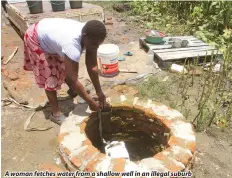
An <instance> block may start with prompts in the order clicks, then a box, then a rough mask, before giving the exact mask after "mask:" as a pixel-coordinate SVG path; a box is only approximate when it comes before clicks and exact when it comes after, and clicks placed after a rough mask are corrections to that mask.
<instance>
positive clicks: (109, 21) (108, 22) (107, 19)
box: [105, 17, 114, 25]
mask: <svg viewBox="0 0 232 178" xmlns="http://www.w3.org/2000/svg"><path fill="white" fill-rule="evenodd" d="M113 24H114V23H113V19H112V17H107V18H106V20H105V25H113Z"/></svg>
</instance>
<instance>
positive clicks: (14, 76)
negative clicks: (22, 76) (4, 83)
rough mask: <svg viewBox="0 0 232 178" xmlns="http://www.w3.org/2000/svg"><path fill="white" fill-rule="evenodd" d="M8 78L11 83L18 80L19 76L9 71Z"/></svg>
mask: <svg viewBox="0 0 232 178" xmlns="http://www.w3.org/2000/svg"><path fill="white" fill-rule="evenodd" d="M8 78H9V79H10V80H11V81H15V80H18V79H19V76H18V74H17V73H16V72H15V71H11V72H10V73H9V75H8Z"/></svg>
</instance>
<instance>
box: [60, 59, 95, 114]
mask: <svg viewBox="0 0 232 178" xmlns="http://www.w3.org/2000/svg"><path fill="white" fill-rule="evenodd" d="M64 64H65V73H66V80H68V82H69V83H70V84H71V87H72V90H73V91H77V93H78V94H79V95H80V97H82V98H83V99H84V100H85V101H86V102H87V103H88V104H89V106H90V109H92V110H97V109H98V108H97V107H98V105H97V103H96V102H94V101H93V99H92V98H91V97H90V96H89V95H88V94H87V92H86V91H85V89H84V87H83V85H82V84H81V83H80V82H79V80H78V71H79V63H78V62H75V61H73V60H71V59H70V58H69V57H67V56H65V59H64Z"/></svg>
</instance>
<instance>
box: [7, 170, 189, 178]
mask: <svg viewBox="0 0 232 178" xmlns="http://www.w3.org/2000/svg"><path fill="white" fill-rule="evenodd" d="M55 176H58V177H72V176H81V177H108V176H111V177H120V176H122V177H137V176H145V177H159V178H162V177H173V176H174V177H192V172H191V171H188V172H182V171H178V172H170V171H168V172H159V171H150V172H139V171H130V172H112V171H107V172H102V171H100V172H79V171H76V172H49V171H37V170H36V171H33V172H10V171H6V172H5V176H4V177H55Z"/></svg>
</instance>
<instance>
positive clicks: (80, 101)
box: [77, 95, 86, 104]
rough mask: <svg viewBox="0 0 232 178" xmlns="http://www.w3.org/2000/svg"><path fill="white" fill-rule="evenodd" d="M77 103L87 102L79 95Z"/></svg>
mask: <svg viewBox="0 0 232 178" xmlns="http://www.w3.org/2000/svg"><path fill="white" fill-rule="evenodd" d="M77 103H79V104H84V103H86V102H85V100H84V99H83V98H81V97H80V96H79V95H77Z"/></svg>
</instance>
